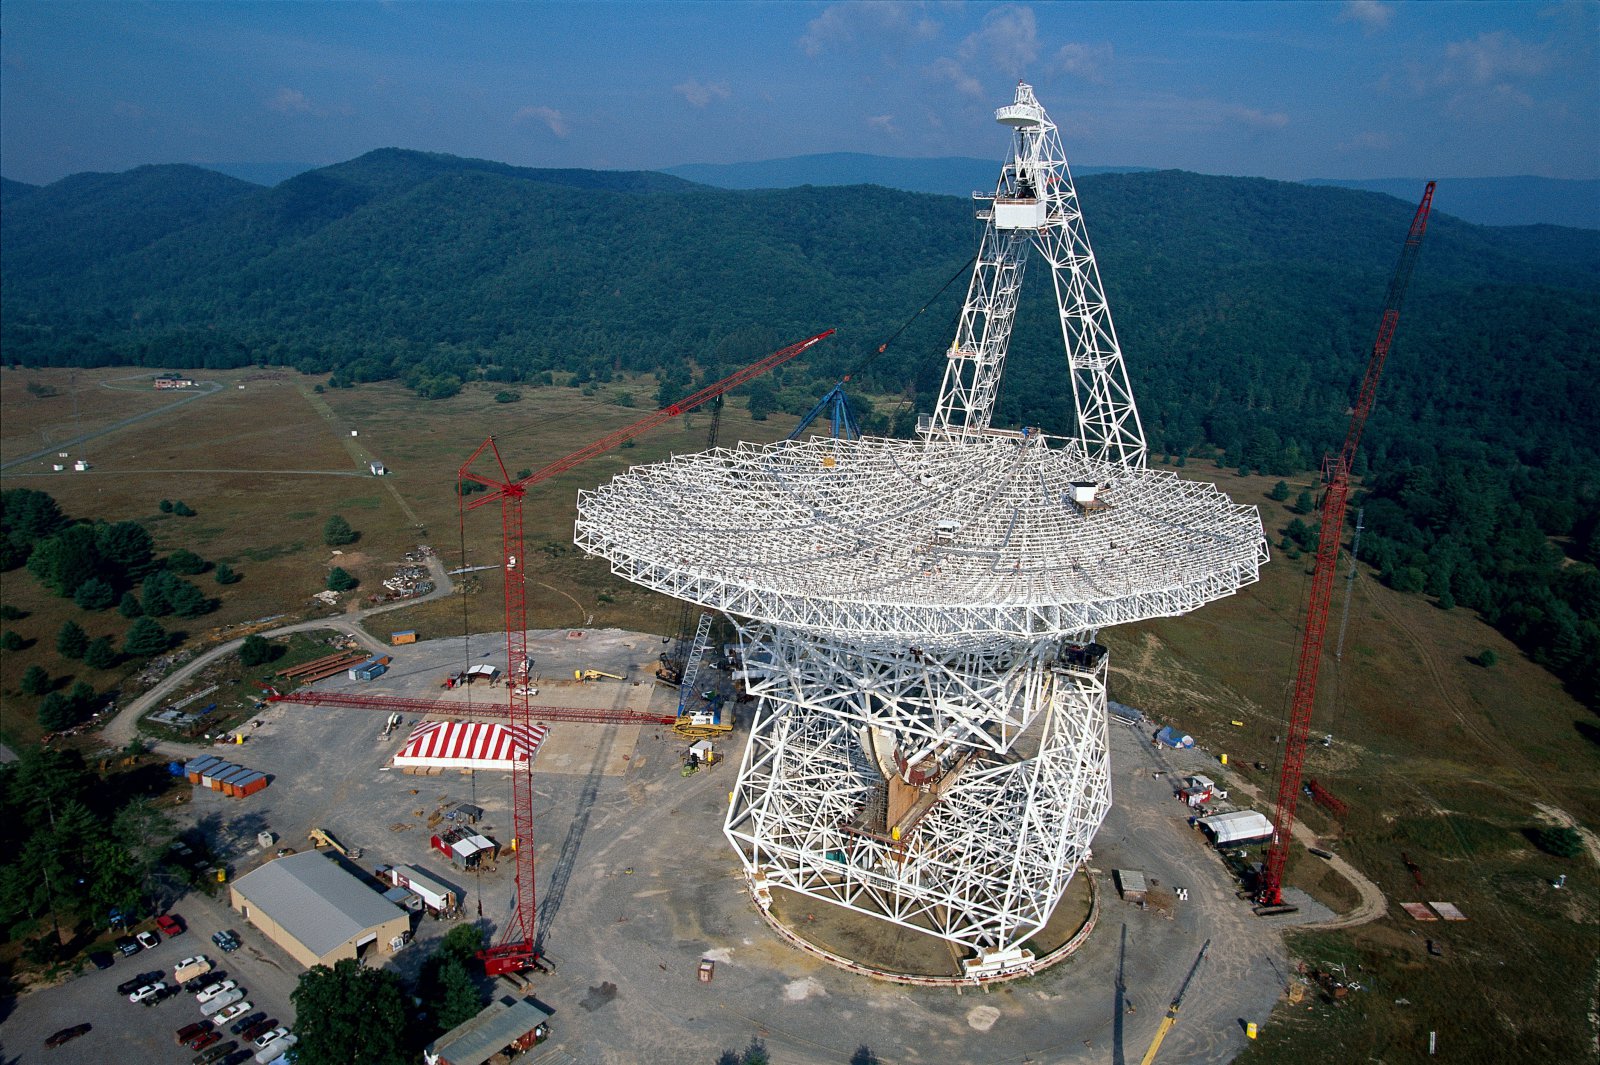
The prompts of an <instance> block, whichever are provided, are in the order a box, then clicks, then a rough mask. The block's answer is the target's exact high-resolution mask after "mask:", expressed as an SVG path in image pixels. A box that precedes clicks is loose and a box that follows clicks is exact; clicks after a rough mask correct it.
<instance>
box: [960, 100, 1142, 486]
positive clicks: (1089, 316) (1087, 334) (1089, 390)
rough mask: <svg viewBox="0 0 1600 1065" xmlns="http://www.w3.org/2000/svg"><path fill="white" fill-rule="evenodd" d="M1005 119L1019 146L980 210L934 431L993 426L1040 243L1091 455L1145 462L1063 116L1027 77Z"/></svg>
mask: <svg viewBox="0 0 1600 1065" xmlns="http://www.w3.org/2000/svg"><path fill="white" fill-rule="evenodd" d="M995 119H996V120H997V121H998V122H1000V123H1001V124H1002V125H1005V126H1009V127H1011V129H1012V139H1011V154H1010V157H1009V158H1008V159H1007V160H1006V163H1005V166H1004V167H1003V168H1002V170H1001V171H1000V180H999V182H998V183H997V184H996V186H995V192H994V195H993V196H992V197H985V199H988V200H989V201H990V203H989V207H988V209H986V210H980V211H979V212H978V218H979V219H980V220H981V221H983V222H984V231H983V240H982V242H981V244H980V246H979V250H978V259H977V265H976V266H975V267H974V268H973V272H972V281H971V282H970V283H969V285H968V288H967V298H966V302H965V303H964V304H963V305H962V308H961V320H960V323H959V325H958V326H957V329H956V339H955V342H954V343H953V344H951V345H950V349H949V351H948V353H947V357H948V359H949V362H948V364H947V365H946V367H945V377H944V384H943V386H942V387H941V388H940V392H939V404H938V407H937V408H936V410H935V412H934V415H933V421H932V425H931V435H934V436H940V437H951V436H960V435H963V434H966V433H975V432H982V431H983V430H985V429H988V428H989V423H990V421H991V419H992V418H993V416H994V401H995V394H996V393H997V392H998V390H999V385H1000V375H1001V371H1002V370H1003V369H1004V367H1005V359H1006V351H1007V348H1008V347H1009V345H1010V342H1011V328H1012V325H1013V323H1014V322H1015V320H1016V310H1017V296H1018V294H1019V293H1020V291H1021V289H1022V278H1023V273H1024V271H1025V269H1026V267H1027V260H1028V248H1029V246H1030V245H1032V246H1034V247H1037V248H1038V249H1039V254H1040V255H1042V256H1043V257H1044V259H1045V261H1046V262H1048V263H1049V264H1050V273H1051V279H1052V281H1053V283H1054V285H1055V295H1056V310H1057V313H1058V315H1059V316H1060V319H1061V337H1062V340H1063V342H1064V343H1065V345H1066V350H1067V365H1068V367H1069V369H1070V371H1071V375H1072V396H1073V403H1074V405H1075V407H1076V410H1077V415H1078V441H1079V443H1080V444H1082V446H1083V450H1084V453H1085V454H1086V455H1089V456H1090V457H1091V458H1097V459H1103V460H1106V461H1110V462H1116V463H1122V464H1125V465H1129V466H1142V465H1144V462H1145V442H1144V429H1143V427H1142V426H1141V424H1140V422H1139V410H1138V407H1137V406H1136V405H1135V404H1134V401H1133V390H1132V389H1131V388H1130V387H1129V385H1128V374H1127V370H1126V368H1125V367H1124V366H1123V362H1122V349H1121V347H1120V346H1119V345H1118V343H1117V332H1116V328H1115V327H1114V326H1113V325H1112V322H1111V310H1110V308H1109V307H1108V306H1107V304H1106V297H1105V293H1104V291H1103V290H1102V289H1101V286H1100V270H1099V267H1097V266H1096V265H1095V260H1094V249H1093V248H1092V247H1090V245H1089V234H1088V231H1087V230H1086V229H1085V227H1084V223H1083V212H1082V210H1081V208H1080V207H1079V204H1078V192H1077V189H1076V188H1075V187H1074V186H1073V183H1072V171H1071V170H1070V169H1069V168H1068V166H1067V157H1066V153H1065V152H1064V151H1063V150H1062V147H1061V138H1060V136H1059V134H1058V133H1057V132H1056V127H1055V123H1053V122H1051V121H1050V116H1049V115H1048V114H1046V113H1045V110H1044V108H1043V107H1041V106H1040V105H1039V101H1038V100H1037V99H1036V98H1035V97H1034V95H1033V89H1032V87H1030V86H1028V85H1025V84H1019V85H1018V86H1017V93H1016V99H1015V100H1014V102H1012V103H1011V104H1010V105H1009V106H1006V107H1002V108H1000V109H999V110H998V111H996V112H995Z"/></svg>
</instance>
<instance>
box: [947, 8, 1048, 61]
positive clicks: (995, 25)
mask: <svg viewBox="0 0 1600 1065" xmlns="http://www.w3.org/2000/svg"><path fill="white" fill-rule="evenodd" d="M960 55H961V58H962V59H964V60H968V61H970V60H974V59H986V60H988V61H989V62H990V63H993V64H994V65H995V66H997V67H999V68H1000V69H1001V70H1003V71H1005V72H1006V73H1007V74H1009V75H1011V76H1012V77H1013V78H1018V77H1021V76H1022V74H1023V71H1025V70H1027V68H1028V65H1029V64H1030V63H1032V62H1034V61H1035V60H1037V59H1038V58H1039V27H1038V25H1037V24H1036V23H1035V22H1034V18H1033V9H1032V8H1027V7H1010V6H1008V7H998V8H995V9H994V10H993V11H990V12H989V13H988V14H987V15H985V16H983V27H982V28H981V29H979V30H978V32H977V33H974V34H971V35H969V36H968V37H967V38H966V39H965V40H964V41H962V42H961V50H960Z"/></svg>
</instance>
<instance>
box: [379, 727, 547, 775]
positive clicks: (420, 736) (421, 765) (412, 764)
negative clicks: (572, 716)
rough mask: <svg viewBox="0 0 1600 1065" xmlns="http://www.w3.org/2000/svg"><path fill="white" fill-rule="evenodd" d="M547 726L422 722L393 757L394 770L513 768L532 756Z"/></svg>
mask: <svg viewBox="0 0 1600 1065" xmlns="http://www.w3.org/2000/svg"><path fill="white" fill-rule="evenodd" d="M549 731H550V726H548V725H534V726H532V727H530V728H518V727H515V726H512V725H494V724H485V723H483V722H478V721H424V722H423V723H422V724H420V725H418V726H417V727H416V728H414V729H412V730H411V735H410V736H408V737H406V742H405V745H404V746H403V747H401V748H400V751H399V753H398V754H396V755H395V756H394V764H395V767H396V768H397V769H513V768H515V767H516V765H517V764H518V763H520V762H523V761H526V760H527V759H529V758H532V757H533V756H534V754H535V752H537V751H538V750H539V744H541V743H543V742H544V737H545V734H546V733H547V732H549Z"/></svg>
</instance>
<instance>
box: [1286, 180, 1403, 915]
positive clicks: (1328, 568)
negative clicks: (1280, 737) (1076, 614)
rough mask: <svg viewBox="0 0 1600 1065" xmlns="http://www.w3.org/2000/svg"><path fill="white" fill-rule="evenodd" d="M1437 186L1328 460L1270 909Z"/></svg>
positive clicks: (1393, 283) (1298, 669) (1297, 675)
mask: <svg viewBox="0 0 1600 1065" xmlns="http://www.w3.org/2000/svg"><path fill="white" fill-rule="evenodd" d="M1433 186H1434V183H1433V182H1432V181H1430V182H1428V187H1427V189H1426V190H1425V191H1424V192H1423V194H1422V202H1421V204H1419V205H1418V206H1417V213H1416V215H1415V216H1414V217H1413V218H1412V219H1411V230H1410V232H1409V233H1407V234H1406V243H1405V247H1404V248H1403V249H1401V252H1400V262H1399V264H1398V265H1397V266H1396V267H1395V271H1394V277H1393V278H1391V279H1390V281H1389V291H1388V293H1387V295H1386V296H1385V297H1384V301H1383V318H1382V320H1381V321H1380V322H1379V323H1378V339H1377V340H1376V342H1374V343H1373V345H1372V355H1371V356H1370V357H1369V358H1368V359H1367V372H1366V374H1365V375H1364V376H1363V377H1362V379H1361V389H1360V391H1359V392H1358V393H1357V394H1356V402H1355V406H1354V408H1353V409H1352V410H1351V412H1350V427H1349V429H1348V430H1346V432H1345V437H1344V446H1343V447H1342V448H1340V449H1339V454H1338V455H1337V456H1332V455H1330V456H1329V457H1328V458H1327V459H1325V460H1324V462H1323V479H1324V480H1325V482H1326V484H1327V488H1326V489H1325V490H1324V492H1323V495H1322V506H1321V508H1320V509H1319V514H1320V517H1321V522H1322V527H1321V531H1320V533H1319V535H1318V537H1317V561H1316V566H1315V568H1314V569H1313V570H1312V574H1311V598H1310V601H1309V602H1308V603H1307V605H1306V620H1305V626H1304V628H1303V629H1302V630H1301V633H1300V648H1299V653H1298V658H1297V665H1296V667H1295V680H1294V698H1293V700H1292V701H1291V703H1290V709H1289V731H1288V734H1287V736H1286V737H1285V740H1284V748H1283V770H1282V772H1281V773H1280V774H1279V777H1278V808H1277V813H1276V816H1275V818H1274V820H1273V826H1272V828H1273V832H1272V845H1271V846H1270V847H1268V849H1267V867H1266V870H1265V872H1264V873H1263V874H1262V880H1261V886H1260V890H1259V891H1258V892H1257V899H1258V901H1259V902H1261V903H1262V904H1263V905H1266V906H1281V905H1283V873H1284V868H1285V867H1286V866H1287V865H1288V862H1289V843H1290V836H1291V831H1292V829H1293V828H1294V814H1295V807H1296V805H1297V804H1298V803H1299V800H1300V776H1301V772H1302V771H1303V770H1304V768H1305V760H1306V737H1307V735H1308V734H1309V733H1310V731H1311V710H1312V707H1313V706H1314V705H1315V703H1316V700H1317V673H1318V671H1319V670H1320V669H1321V667H1322V638H1323V635H1324V633H1325V631H1326V630H1327V627H1328V604H1329V602H1330V601H1331V600H1332V599H1333V577H1334V571H1335V570H1336V569H1337V568H1338V563H1339V543H1340V539H1341V538H1342V536H1343V534H1344V511H1345V504H1346V502H1348V499H1349V495H1350V468H1351V466H1352V465H1353V464H1354V462H1355V458H1356V451H1357V449H1358V448H1359V447H1360V446H1361V433H1362V430H1364V429H1365V428H1366V425H1367V415H1368V414H1370V413H1371V412H1372V404H1373V401H1374V399H1375V398H1376V397H1377V393H1378V381H1379V379H1380V378H1381V377H1382V376H1383V364H1384V360H1385V359H1387V358H1388V355H1389V347H1390V345H1391V344H1392V343H1393V342H1394V331H1395V327H1396V326H1397V325H1399V323H1400V305H1401V303H1403V302H1404V301H1405V295H1406V287H1407V286H1408V285H1409V284H1410V282H1411V271H1412V268H1413V267H1414V266H1416V263H1417V254H1418V252H1419V251H1421V249H1422V235H1423V234H1424V233H1425V232H1426V231H1427V229H1428V215H1429V213H1430V211H1431V210H1432V207H1433Z"/></svg>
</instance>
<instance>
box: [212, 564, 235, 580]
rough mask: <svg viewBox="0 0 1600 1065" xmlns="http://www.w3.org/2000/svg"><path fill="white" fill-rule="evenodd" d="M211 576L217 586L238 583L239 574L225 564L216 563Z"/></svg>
mask: <svg viewBox="0 0 1600 1065" xmlns="http://www.w3.org/2000/svg"><path fill="white" fill-rule="evenodd" d="M212 576H213V577H215V578H216V580H217V583H218V584H237V583H239V574H237V573H236V572H234V569H233V567H232V566H230V565H228V564H227V563H226V562H218V563H217V568H216V571H215V572H214V573H213V574H212Z"/></svg>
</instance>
